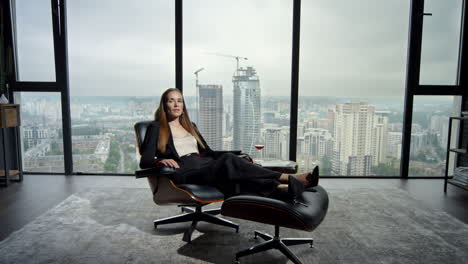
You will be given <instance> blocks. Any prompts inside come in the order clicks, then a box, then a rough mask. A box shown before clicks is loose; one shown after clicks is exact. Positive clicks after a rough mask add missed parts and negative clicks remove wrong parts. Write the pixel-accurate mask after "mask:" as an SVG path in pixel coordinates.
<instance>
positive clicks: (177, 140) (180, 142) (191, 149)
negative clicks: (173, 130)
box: [172, 134, 198, 157]
mask: <svg viewBox="0 0 468 264" xmlns="http://www.w3.org/2000/svg"><path fill="white" fill-rule="evenodd" d="M172 139H173V141H174V146H175V148H176V151H177V154H179V157H182V156H185V155H187V154H190V153H198V147H197V140H196V139H195V137H194V136H192V135H191V134H188V135H187V136H185V137H172Z"/></svg>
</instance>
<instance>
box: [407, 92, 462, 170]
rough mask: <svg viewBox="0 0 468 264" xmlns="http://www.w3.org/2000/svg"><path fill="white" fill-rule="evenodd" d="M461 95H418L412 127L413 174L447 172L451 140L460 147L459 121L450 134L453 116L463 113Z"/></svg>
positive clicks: (451, 159) (411, 152)
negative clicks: (449, 141) (451, 117)
mask: <svg viewBox="0 0 468 264" xmlns="http://www.w3.org/2000/svg"><path fill="white" fill-rule="evenodd" d="M460 102H461V97H460V96H416V97H415V99H414V107H413V125H412V127H411V147H410V165H409V172H408V175H409V176H416V177H419V176H423V177H427V176H434V177H441V176H444V173H445V161H446V153H447V152H446V150H447V140H448V137H449V136H450V137H451V138H452V140H451V145H452V146H451V147H452V148H456V147H457V142H456V140H455V139H456V138H457V137H458V129H459V122H458V121H454V123H453V124H452V125H453V126H452V135H448V124H449V117H450V116H460V105H461V104H460ZM451 155H452V156H451V157H450V164H449V168H451V169H449V172H450V171H453V166H454V164H455V163H454V162H455V157H454V156H453V155H455V154H454V153H452V154H451Z"/></svg>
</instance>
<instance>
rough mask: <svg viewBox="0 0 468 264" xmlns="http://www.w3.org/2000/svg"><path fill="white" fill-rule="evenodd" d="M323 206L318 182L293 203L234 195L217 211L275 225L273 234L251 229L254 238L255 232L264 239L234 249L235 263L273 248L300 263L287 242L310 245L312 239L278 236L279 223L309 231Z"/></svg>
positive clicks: (319, 219) (324, 199) (323, 195)
mask: <svg viewBox="0 0 468 264" xmlns="http://www.w3.org/2000/svg"><path fill="white" fill-rule="evenodd" d="M327 210H328V194H327V192H326V191H325V190H324V189H323V188H322V187H321V186H316V187H313V188H309V189H308V190H306V191H305V192H304V193H302V195H301V197H300V198H299V199H297V202H295V203H293V202H285V201H281V200H276V199H271V198H267V197H260V196H253V195H239V196H234V197H231V198H229V199H227V200H225V201H224V202H223V205H222V207H221V214H223V215H225V216H230V217H235V218H240V219H246V220H251V221H255V222H260V223H265V224H270V225H274V226H275V235H274V236H273V237H272V236H270V235H268V234H264V233H261V232H258V231H255V238H257V236H259V237H261V238H263V239H264V240H266V241H265V242H263V243H261V244H258V245H256V246H253V247H251V248H248V249H246V250H243V251H239V252H237V253H236V262H237V263H239V258H240V257H242V256H247V255H251V254H255V253H257V252H261V251H265V250H269V249H273V248H275V249H278V250H280V251H281V252H282V253H283V254H284V255H286V256H287V257H288V258H289V259H290V260H291V261H293V262H294V263H299V264H300V263H301V261H300V260H299V259H298V258H297V257H296V256H295V255H294V254H293V253H292V252H291V251H290V250H289V248H288V246H292V245H299V244H306V243H309V244H310V245H311V246H312V243H313V239H312V238H281V237H280V235H279V227H280V226H283V227H289V228H293V229H299V230H304V231H312V230H314V229H315V228H316V227H317V226H318V225H319V224H320V223H321V222H322V220H323V219H324V218H325V215H326V214H327Z"/></svg>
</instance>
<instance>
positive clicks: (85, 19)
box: [67, 0, 175, 173]
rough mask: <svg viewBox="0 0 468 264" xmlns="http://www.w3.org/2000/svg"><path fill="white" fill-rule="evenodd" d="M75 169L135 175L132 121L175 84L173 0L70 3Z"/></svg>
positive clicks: (148, 114)
mask: <svg viewBox="0 0 468 264" xmlns="http://www.w3.org/2000/svg"><path fill="white" fill-rule="evenodd" d="M67 14H68V39H69V41H68V45H69V49H68V51H69V64H70V89H71V120H72V142H73V166H74V171H75V172H95V173H99V172H104V173H133V172H134V170H135V168H137V158H136V156H137V155H136V146H135V143H136V142H135V135H134V132H133V125H134V124H135V123H136V122H137V121H143V120H151V119H153V113H154V111H155V109H156V107H157V105H158V103H159V96H160V95H161V93H162V92H163V91H164V90H165V89H167V88H169V87H174V83H175V81H174V80H175V72H174V69H175V40H174V21H175V18H174V16H175V15H174V2H173V1H167V0H159V1H153V0H147V1H123V0H119V1H115V0H112V1H110V0H109V1H94V0H85V1H68V6H67Z"/></svg>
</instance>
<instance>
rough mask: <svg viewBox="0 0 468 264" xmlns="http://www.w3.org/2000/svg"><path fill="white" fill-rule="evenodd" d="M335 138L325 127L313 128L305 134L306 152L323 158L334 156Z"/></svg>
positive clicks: (317, 157)
mask: <svg viewBox="0 0 468 264" xmlns="http://www.w3.org/2000/svg"><path fill="white" fill-rule="evenodd" d="M333 142H334V141H333V138H332V136H331V133H330V132H329V131H328V130H326V129H323V128H311V129H308V130H307V132H306V133H305V134H304V154H307V155H309V156H312V157H313V158H314V159H315V160H321V159H322V158H323V157H324V156H327V157H329V158H331V157H332V151H333Z"/></svg>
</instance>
